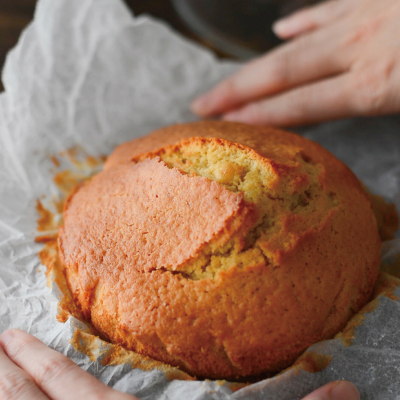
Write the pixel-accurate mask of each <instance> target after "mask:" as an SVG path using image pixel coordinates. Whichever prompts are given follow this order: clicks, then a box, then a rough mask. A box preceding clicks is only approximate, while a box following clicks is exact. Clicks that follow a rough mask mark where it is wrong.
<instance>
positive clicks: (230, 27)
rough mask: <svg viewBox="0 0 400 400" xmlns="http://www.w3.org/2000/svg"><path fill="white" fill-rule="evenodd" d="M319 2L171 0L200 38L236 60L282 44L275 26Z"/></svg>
mask: <svg viewBox="0 0 400 400" xmlns="http://www.w3.org/2000/svg"><path fill="white" fill-rule="evenodd" d="M319 1H320V0H172V2H173V3H174V6H175V8H176V10H177V11H178V13H179V15H180V16H181V18H182V19H183V20H184V21H185V22H186V24H187V25H188V26H189V28H190V29H192V30H193V32H195V33H196V34H197V35H198V36H199V37H201V38H202V39H203V40H205V41H207V42H208V43H210V44H211V45H212V46H214V47H215V48H216V49H218V50H220V51H222V52H223V53H225V54H228V55H230V56H233V57H237V58H240V59H249V58H252V57H255V56H257V55H259V54H262V53H264V52H266V51H267V50H269V49H271V48H272V47H274V46H276V45H278V44H280V43H281V40H279V39H278V37H276V36H275V34H274V33H273V32H272V29H271V26H272V24H273V23H274V22H275V21H276V20H277V19H279V18H282V17H284V16H286V15H289V14H291V13H292V12H294V11H296V10H297V9H299V8H301V7H305V6H309V5H312V4H315V3H318V2H319Z"/></svg>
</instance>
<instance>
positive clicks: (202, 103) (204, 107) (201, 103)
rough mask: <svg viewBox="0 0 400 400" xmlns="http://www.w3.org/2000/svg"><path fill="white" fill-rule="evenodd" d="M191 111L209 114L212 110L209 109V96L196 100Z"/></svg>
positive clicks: (191, 106)
mask: <svg viewBox="0 0 400 400" xmlns="http://www.w3.org/2000/svg"><path fill="white" fill-rule="evenodd" d="M190 108H191V110H192V111H193V112H194V113H195V114H204V113H207V112H208V110H209V109H210V107H209V96H208V95H203V96H200V97H198V98H197V99H195V100H194V101H193V102H192V104H191V105H190Z"/></svg>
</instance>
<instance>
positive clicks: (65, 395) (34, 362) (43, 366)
mask: <svg viewBox="0 0 400 400" xmlns="http://www.w3.org/2000/svg"><path fill="white" fill-rule="evenodd" d="M0 345H1V346H2V347H3V349H4V351H5V352H6V354H7V355H8V357H9V358H10V359H11V360H12V361H13V362H14V363H15V364H17V365H18V366H19V367H20V368H22V369H23V370H24V371H26V372H27V373H28V374H29V375H30V376H31V377H32V378H33V379H34V381H35V382H36V384H37V385H38V386H39V387H40V388H41V390H42V391H43V392H44V393H46V394H47V395H48V396H49V397H50V398H52V399H57V400H70V399H71V398H76V399H79V398H82V399H93V398H96V399H97V398H105V395H106V396H107V395H109V398H113V399H117V400H133V399H134V397H132V396H130V395H127V394H124V393H120V392H116V391H114V390H112V389H111V388H109V387H108V386H106V385H104V384H103V383H102V382H100V381H99V380H97V379H96V378H95V377H93V376H92V375H90V374H89V373H87V372H85V371H83V370H82V369H81V368H79V367H78V366H77V365H76V364H75V363H74V362H72V361H71V360H70V359H69V358H67V357H65V356H64V355H62V354H60V353H58V352H57V351H55V350H52V349H50V348H48V347H47V346H46V345H44V344H43V343H42V342H41V341H40V340H38V339H36V338H35V337H33V336H31V335H29V334H27V333H25V332H22V331H19V330H12V331H6V332H5V333H3V334H2V335H1V336H0ZM71 388H73V397H72V395H71ZM106 398H107V397H106Z"/></svg>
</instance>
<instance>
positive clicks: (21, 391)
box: [0, 347, 49, 400]
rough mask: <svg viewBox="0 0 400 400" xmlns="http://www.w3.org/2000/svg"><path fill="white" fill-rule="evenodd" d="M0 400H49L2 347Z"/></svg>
mask: <svg viewBox="0 0 400 400" xmlns="http://www.w3.org/2000/svg"><path fill="white" fill-rule="evenodd" d="M0 399H7V400H49V398H48V397H47V396H46V395H45V394H44V393H43V392H42V391H41V390H40V389H39V388H38V387H37V386H36V384H35V382H34V380H33V379H32V378H31V377H30V376H29V375H28V374H27V373H26V372H24V371H23V370H21V369H20V368H18V367H17V366H16V365H15V364H14V363H13V362H12V361H11V360H10V359H9V358H8V357H7V356H6V354H4V351H3V349H2V348H1V347H0Z"/></svg>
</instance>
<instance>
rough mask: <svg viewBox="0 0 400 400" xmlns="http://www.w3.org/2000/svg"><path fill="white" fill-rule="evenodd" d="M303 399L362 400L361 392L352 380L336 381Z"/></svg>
mask: <svg viewBox="0 0 400 400" xmlns="http://www.w3.org/2000/svg"><path fill="white" fill-rule="evenodd" d="M302 400H360V393H358V390H357V388H356V387H355V386H354V385H353V384H352V383H350V382H346V381H335V382H330V383H328V384H326V385H324V386H322V387H320V388H319V389H317V390H315V391H314V392H312V393H310V394H309V395H308V396H306V397H304V398H303V399H302Z"/></svg>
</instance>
